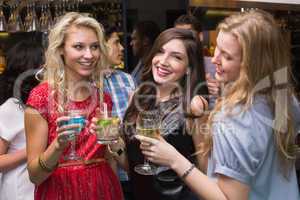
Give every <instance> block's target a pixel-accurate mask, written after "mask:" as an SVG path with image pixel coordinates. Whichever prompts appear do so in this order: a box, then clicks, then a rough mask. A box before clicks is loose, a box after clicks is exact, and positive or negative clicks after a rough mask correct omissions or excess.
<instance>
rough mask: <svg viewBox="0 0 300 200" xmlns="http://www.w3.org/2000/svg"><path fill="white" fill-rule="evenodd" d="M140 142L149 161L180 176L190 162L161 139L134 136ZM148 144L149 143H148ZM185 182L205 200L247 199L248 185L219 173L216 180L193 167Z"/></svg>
mask: <svg viewBox="0 0 300 200" xmlns="http://www.w3.org/2000/svg"><path fill="white" fill-rule="evenodd" d="M136 138H137V139H139V140H140V141H141V142H142V144H144V145H141V149H142V152H143V154H144V155H145V156H146V157H147V159H149V160H150V161H151V162H154V163H157V164H161V165H165V166H169V167H171V168H172V169H173V170H174V171H175V172H176V173H177V174H178V176H180V177H181V176H182V175H183V174H184V173H185V172H186V171H187V169H189V168H190V167H191V165H192V164H191V163H190V161H189V160H187V159H186V158H185V157H184V156H183V155H181V154H180V153H179V152H178V151H177V150H176V149H175V148H174V147H173V146H172V145H170V144H169V143H167V142H166V141H164V140H163V139H161V140H156V139H153V138H147V137H143V136H136ZM149 144H150V145H149ZM184 181H185V183H186V184H187V185H188V186H189V187H190V188H191V189H192V190H193V191H194V192H195V193H196V194H197V196H199V198H204V199H207V200H240V199H242V200H244V199H245V200H247V199H248V194H249V187H248V186H247V185H245V184H243V183H241V182H239V181H237V180H234V179H232V178H229V177H226V176H224V175H219V176H218V178H217V181H214V180H212V179H211V178H209V177H208V176H207V175H205V174H204V173H203V172H201V171H200V170H198V169H197V168H194V169H193V170H192V171H191V172H190V173H189V174H188V175H187V176H186V178H185V179H184Z"/></svg>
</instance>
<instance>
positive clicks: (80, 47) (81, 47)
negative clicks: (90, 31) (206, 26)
mask: <svg viewBox="0 0 300 200" xmlns="http://www.w3.org/2000/svg"><path fill="white" fill-rule="evenodd" d="M73 47H74V48H75V49H77V50H81V49H83V46H82V45H81V44H76V45H74V46H73Z"/></svg>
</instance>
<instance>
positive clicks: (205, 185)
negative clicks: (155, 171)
mask: <svg viewBox="0 0 300 200" xmlns="http://www.w3.org/2000/svg"><path fill="white" fill-rule="evenodd" d="M174 160H176V162H175V163H173V164H172V165H171V168H172V169H173V170H174V171H175V172H176V173H177V174H178V175H179V176H180V177H181V176H182V175H183V174H184V173H185V172H186V170H187V169H189V168H190V167H191V165H192V163H190V161H189V160H187V159H186V158H185V157H184V156H182V155H181V154H178V155H177V159H174ZM184 182H185V183H186V184H187V185H188V187H189V188H190V189H191V190H192V191H194V192H195V193H196V195H197V196H198V197H199V198H204V199H207V200H226V196H225V195H224V193H223V192H222V191H221V189H220V187H219V186H218V184H217V183H216V182H215V181H213V180H212V179H210V178H209V177H208V176H206V175H205V174H204V173H202V172H201V171H200V170H198V169H197V168H194V169H193V170H192V171H191V172H190V173H189V174H188V175H187V176H186V177H185V178H184Z"/></svg>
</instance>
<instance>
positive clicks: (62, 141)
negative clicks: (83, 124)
mask: <svg viewBox="0 0 300 200" xmlns="http://www.w3.org/2000/svg"><path fill="white" fill-rule="evenodd" d="M69 120H70V117H68V116H61V117H58V118H57V120H56V124H57V128H56V132H57V139H56V141H57V143H56V146H55V147H56V148H57V149H59V150H63V149H65V148H66V147H67V146H68V145H69V143H70V141H72V137H75V135H74V129H75V128H79V127H80V126H79V125H76V124H74V125H68V124H67V123H68V121H69Z"/></svg>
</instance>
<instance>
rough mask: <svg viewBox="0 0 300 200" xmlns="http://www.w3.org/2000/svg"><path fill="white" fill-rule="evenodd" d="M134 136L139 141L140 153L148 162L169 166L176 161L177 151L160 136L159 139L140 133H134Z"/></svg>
mask: <svg viewBox="0 0 300 200" xmlns="http://www.w3.org/2000/svg"><path fill="white" fill-rule="evenodd" d="M135 137H136V139H138V140H139V141H140V142H141V144H140V148H141V150H142V153H143V154H144V155H145V157H146V159H148V160H149V161H150V162H153V163H156V164H159V165H165V166H168V167H171V166H172V165H173V164H174V162H175V161H176V158H177V157H178V154H179V152H178V151H177V150H176V149H175V148H174V147H173V146H172V145H171V144H169V143H168V142H166V141H165V140H164V139H163V138H162V137H159V139H153V138H149V137H144V136H141V135H136V136H135ZM179 155H180V154H179Z"/></svg>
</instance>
